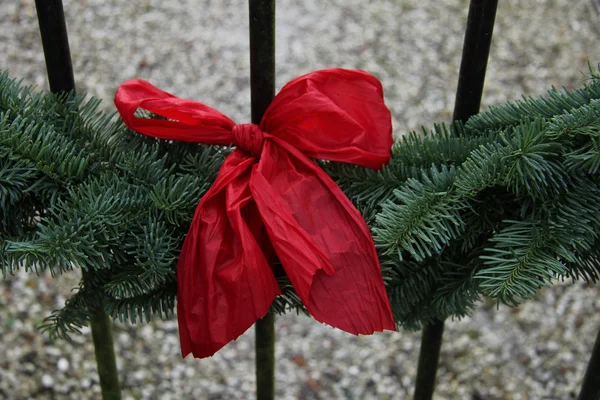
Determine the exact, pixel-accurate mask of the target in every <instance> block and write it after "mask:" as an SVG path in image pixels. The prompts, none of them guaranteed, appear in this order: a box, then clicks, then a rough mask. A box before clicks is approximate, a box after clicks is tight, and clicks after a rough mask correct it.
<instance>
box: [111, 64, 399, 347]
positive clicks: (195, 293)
mask: <svg viewBox="0 0 600 400" xmlns="http://www.w3.org/2000/svg"><path fill="white" fill-rule="evenodd" d="M115 104H116V106H117V109H118V110H119V112H120V114H121V116H122V118H123V120H124V121H125V123H126V124H127V126H128V127H129V128H131V129H133V130H135V131H137V132H139V133H142V134H144V135H148V136H153V137H156V138H161V139H169V140H180V141H184V142H194V143H204V144H213V145H229V144H234V145H235V146H236V147H237V149H236V150H235V151H233V152H232V153H231V154H230V155H228V156H227V158H226V159H225V161H224V162H223V165H222V166H221V169H220V170H219V173H218V176H217V178H216V181H215V182H214V184H213V185H212V187H211V188H210V189H209V190H208V192H207V193H206V194H205V195H204V196H203V197H202V199H201V200H200V203H199V204H198V208H197V209H196V212H195V215H194V219H193V221H192V225H191V227H190V230H189V232H188V234H187V236H186V238H185V242H184V245H183V248H182V250H181V254H180V257H179V262H178V267H177V280H178V295H177V297H178V303H177V312H178V319H179V334H180V339H181V351H182V355H183V356H184V357H185V356H186V355H188V354H189V353H190V352H191V353H192V354H193V355H194V356H195V357H208V356H211V355H213V354H214V353H215V352H216V351H217V350H219V349H220V348H221V347H223V346H225V345H226V344H227V343H228V342H230V341H231V340H234V339H236V338H237V337H238V336H240V335H241V334H242V333H244V332H245V331H246V330H247V329H248V328H249V327H250V326H252V324H253V323H254V322H255V321H256V320H257V319H259V318H262V317H264V316H265V315H266V313H267V312H268V310H269V306H270V305H271V303H272V302H273V300H274V299H275V297H276V296H277V295H278V294H281V291H280V289H279V286H278V285H277V281H276V279H275V275H274V272H273V269H272V265H273V262H274V260H275V255H277V257H279V260H280V261H281V265H282V266H283V268H284V270H285V272H286V274H287V276H288V277H289V279H290V282H291V283H292V285H293V286H294V288H295V289H296V291H297V293H298V295H299V296H300V299H301V300H302V301H303V303H304V305H305V306H306V309H307V310H308V312H309V313H310V314H311V315H312V316H313V317H314V318H315V319H316V320H318V321H321V322H324V323H327V324H329V325H331V326H334V327H336V328H339V329H341V330H344V331H346V332H350V333H353V334H371V333H373V332H374V331H382V330H384V329H387V330H396V326H395V324H394V319H393V317H392V312H391V309H390V305H389V302H388V298H387V294H386V290H385V286H384V284H383V280H382V276H381V270H380V267H379V261H378V258H377V252H376V250H375V246H374V244H373V239H372V237H371V234H370V231H369V227H368V226H367V224H366V223H365V221H364V219H363V218H362V216H361V214H360V213H359V211H358V210H357V209H356V208H355V207H354V206H353V205H352V203H351V202H350V200H349V199H348V198H347V197H346V196H345V195H344V193H343V192H342V190H341V189H340V188H339V187H338V186H337V185H336V184H335V182H333V180H332V179H331V178H330V177H329V176H328V175H327V174H326V173H325V172H324V171H323V170H322V169H321V168H320V167H319V166H318V165H316V164H315V163H314V162H313V161H311V160H310V159H309V157H313V158H320V159H326V160H333V161H345V162H349V163H354V164H358V165H362V166H364V167H369V168H375V169H379V168H381V167H382V165H383V164H386V163H387V162H388V161H389V158H390V149H391V145H392V127H391V115H390V111H389V110H388V109H387V107H386V106H385V104H384V102H383V89H382V87H381V83H380V82H379V81H378V80H377V79H376V78H375V77H373V76H372V75H369V74H368V73H366V72H363V71H353V70H344V69H328V70H321V71H316V72H313V73H310V74H307V75H304V76H301V77H299V78H296V79H294V80H293V81H291V82H289V83H288V84H287V85H286V86H285V87H284V88H283V89H281V92H280V93H279V94H278V95H277V96H276V97H275V98H274V99H273V101H272V103H271V105H270V106H269V107H268V108H267V110H266V111H265V114H264V116H263V118H262V121H261V123H260V125H254V124H241V125H236V124H235V123H234V122H233V121H232V120H231V119H229V118H228V117H226V116H225V115H223V114H221V113H220V112H218V111H216V110H214V109H212V108H210V107H208V106H206V105H204V104H202V103H197V102H194V101H190V100H184V99H180V98H177V97H175V96H173V95H171V94H169V93H166V92H164V91H162V90H160V89H158V88H156V87H154V86H153V85H151V84H150V83H148V82H146V81H143V80H138V79H134V80H130V81H127V82H125V83H123V84H122V85H121V86H120V87H119V89H118V90H117V94H116V96H115ZM137 109H143V110H147V111H150V112H152V113H155V114H158V115H161V116H163V117H166V118H167V119H166V120H165V119H142V118H137V117H136V116H135V115H134V114H135V112H136V110H137Z"/></svg>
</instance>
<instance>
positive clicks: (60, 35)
mask: <svg viewBox="0 0 600 400" xmlns="http://www.w3.org/2000/svg"><path fill="white" fill-rule="evenodd" d="M35 7H36V9H37V15H38V23H39V25H40V34H41V36H42V46H43V47H44V57H45V59H46V70H47V71H48V81H49V83H50V90H51V91H52V92H54V93H58V92H69V91H71V90H74V89H75V78H74V77H73V65H72V64H71V52H70V51H69V38H68V37H67V24H66V22H65V13H64V11H63V4H62V0H35Z"/></svg>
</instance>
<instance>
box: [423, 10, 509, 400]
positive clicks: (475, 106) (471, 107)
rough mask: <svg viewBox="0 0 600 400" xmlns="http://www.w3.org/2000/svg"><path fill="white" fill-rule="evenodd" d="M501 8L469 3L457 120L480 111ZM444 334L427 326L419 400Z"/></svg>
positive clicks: (427, 389) (428, 395)
mask: <svg viewBox="0 0 600 400" xmlns="http://www.w3.org/2000/svg"><path fill="white" fill-rule="evenodd" d="M497 8H498V0H471V3H470V5H469V15H468V17H467V29H466V31H465V40H464V43H463V51H462V58H461V62H460V71H459V76H458V88H457V90H456V101H455V103H454V112H453V114H452V121H453V122H454V121H466V120H467V119H468V118H469V117H470V116H472V115H475V114H477V113H478V112H479V107H480V105H481V96H482V94H483V84H484V81H485V70H486V67H487V62H488V58H489V55H490V46H491V43H492V33H493V31H494V22H495V19H496V10H497ZM443 335H444V321H442V320H439V321H436V322H434V323H433V324H431V325H428V326H426V327H425V328H424V329H423V334H422V336H421V349H420V353H419V365H418V367H417V378H416V381H415V395H414V399H415V400H431V399H432V397H433V392H434V390H435V380H436V374H437V367H438V363H439V357H440V350H441V347H442V337H443Z"/></svg>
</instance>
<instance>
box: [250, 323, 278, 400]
mask: <svg viewBox="0 0 600 400" xmlns="http://www.w3.org/2000/svg"><path fill="white" fill-rule="evenodd" d="M254 330H255V333H256V343H255V346H256V349H255V352H256V398H257V399H258V400H273V399H274V398H275V314H273V313H272V312H270V311H269V312H268V313H267V315H265V317H264V318H262V319H259V320H258V321H256V324H255V326H254Z"/></svg>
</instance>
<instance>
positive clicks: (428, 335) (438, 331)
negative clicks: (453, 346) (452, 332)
mask: <svg viewBox="0 0 600 400" xmlns="http://www.w3.org/2000/svg"><path fill="white" fill-rule="evenodd" d="M443 335H444V321H442V320H438V321H436V322H434V323H433V324H430V325H428V326H426V327H425V328H424V329H423V333H422V335H421V351H420V352H419V364H418V366H417V379H416V381H415V396H414V399H415V400H430V399H431V398H432V397H433V391H434V390H435V377H436V372H437V368H438V361H439V359H440V350H441V349H442V336H443Z"/></svg>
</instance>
